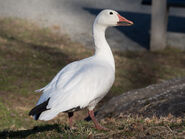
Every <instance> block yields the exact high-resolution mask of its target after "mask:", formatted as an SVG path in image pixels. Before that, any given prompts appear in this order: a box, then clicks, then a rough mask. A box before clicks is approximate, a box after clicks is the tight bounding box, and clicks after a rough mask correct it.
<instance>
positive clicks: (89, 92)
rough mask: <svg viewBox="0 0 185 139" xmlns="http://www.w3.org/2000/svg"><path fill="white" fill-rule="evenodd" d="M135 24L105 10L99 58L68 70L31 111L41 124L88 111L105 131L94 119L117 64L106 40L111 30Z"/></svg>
mask: <svg viewBox="0 0 185 139" xmlns="http://www.w3.org/2000/svg"><path fill="white" fill-rule="evenodd" d="M119 24H120V25H121V24H124V25H129V24H133V23H132V22H131V21H129V20H127V19H125V18H124V17H121V16H120V15H119V14H118V13H117V12H116V11H113V10H103V11H102V12H100V14H99V15H98V16H97V17H96V19H95V22H94V24H93V38H94V43H95V54H94V55H93V56H91V57H89V58H85V59H82V60H79V61H75V62H72V63H70V64H68V65H67V66H65V67H64V68H63V69H62V70H61V71H59V72H58V74H57V75H56V76H55V77H54V78H53V80H52V81H51V82H50V83H49V84H48V85H47V86H45V87H44V88H41V89H39V90H36V91H37V92H43V94H42V95H41V97H40V99H39V101H38V102H37V104H36V107H35V108H33V109H32V110H31V111H30V115H33V116H34V118H35V119H36V120H37V119H39V120H45V121H47V120H51V119H53V118H54V117H56V116H57V115H58V114H59V113H60V112H68V114H69V118H71V117H72V116H70V115H73V112H74V111H76V110H79V109H83V108H88V110H89V114H90V116H91V118H92V120H93V121H94V123H95V126H96V127H97V128H99V129H102V127H101V126H100V125H99V124H98V123H97V121H96V120H95V118H94V113H93V109H94V108H95V106H96V104H97V103H98V102H99V101H100V100H101V99H102V98H103V97H104V96H105V95H106V94H107V93H108V91H109V89H110V88H111V86H112V85H113V83H114V79H115V62H114V57H113V54H112V51H111V49H110V47H109V45H108V43H107V41H106V39H105V30H106V28H107V27H109V26H117V25H119Z"/></svg>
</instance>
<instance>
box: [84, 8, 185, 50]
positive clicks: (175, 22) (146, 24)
mask: <svg viewBox="0 0 185 139" xmlns="http://www.w3.org/2000/svg"><path fill="white" fill-rule="evenodd" d="M83 9H84V10H86V11H88V12H89V13H91V14H93V15H97V14H98V13H99V12H100V11H101V10H103V9H94V8H87V7H84V8H83ZM118 12H119V13H120V14H121V15H122V16H124V17H126V18H127V19H129V20H131V21H133V22H134V25H133V26H131V27H129V28H123V27H116V28H117V29H118V30H119V31H120V32H122V33H124V34H125V35H126V36H127V37H128V38H130V39H131V40H133V41H134V42H137V43H138V44H139V45H141V46H142V47H144V48H146V49H149V39H150V18H151V16H150V14H144V13H136V12H128V11H118ZM184 23H185V18H183V17H179V16H169V20H168V31H171V32H181V33H185V27H184Z"/></svg>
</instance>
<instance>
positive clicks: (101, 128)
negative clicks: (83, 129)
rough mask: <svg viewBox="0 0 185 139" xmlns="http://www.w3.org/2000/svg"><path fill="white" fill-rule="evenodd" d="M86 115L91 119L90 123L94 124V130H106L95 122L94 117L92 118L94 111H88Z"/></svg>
mask: <svg viewBox="0 0 185 139" xmlns="http://www.w3.org/2000/svg"><path fill="white" fill-rule="evenodd" d="M88 113H89V116H90V117H91V119H92V121H93V123H94V125H95V127H96V129H98V130H108V129H107V128H105V127H103V126H101V125H100V124H99V123H98V121H97V120H96V118H95V116H94V111H93V110H89V111H88Z"/></svg>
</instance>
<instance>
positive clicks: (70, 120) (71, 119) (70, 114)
mask: <svg viewBox="0 0 185 139" xmlns="http://www.w3.org/2000/svg"><path fill="white" fill-rule="evenodd" d="M68 117H69V126H70V128H72V127H73V112H68Z"/></svg>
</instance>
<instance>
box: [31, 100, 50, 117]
mask: <svg viewBox="0 0 185 139" xmlns="http://www.w3.org/2000/svg"><path fill="white" fill-rule="evenodd" d="M49 100H50V98H48V100H47V101H44V102H43V103H41V104H39V105H37V106H35V107H34V108H33V109H32V110H31V111H30V112H29V115H30V116H35V120H38V119H39V116H40V115H41V113H42V112H43V111H46V110H49V109H47V108H46V107H47V105H48V103H49Z"/></svg>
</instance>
